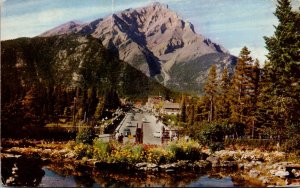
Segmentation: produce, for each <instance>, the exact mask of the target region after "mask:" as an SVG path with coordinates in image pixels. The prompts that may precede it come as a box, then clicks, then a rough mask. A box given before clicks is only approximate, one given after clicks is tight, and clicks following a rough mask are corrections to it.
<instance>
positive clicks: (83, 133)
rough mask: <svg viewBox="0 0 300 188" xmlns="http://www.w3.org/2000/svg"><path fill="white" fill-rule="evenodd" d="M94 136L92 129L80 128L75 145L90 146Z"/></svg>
mask: <svg viewBox="0 0 300 188" xmlns="http://www.w3.org/2000/svg"><path fill="white" fill-rule="evenodd" d="M95 136H96V135H95V131H94V128H93V127H87V128H82V129H81V130H79V132H78V133H77V135H76V143H83V144H92V143H93V140H94V138H95Z"/></svg>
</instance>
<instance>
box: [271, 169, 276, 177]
mask: <svg viewBox="0 0 300 188" xmlns="http://www.w3.org/2000/svg"><path fill="white" fill-rule="evenodd" d="M269 172H270V174H272V175H273V176H275V174H276V172H277V170H270V171H269Z"/></svg>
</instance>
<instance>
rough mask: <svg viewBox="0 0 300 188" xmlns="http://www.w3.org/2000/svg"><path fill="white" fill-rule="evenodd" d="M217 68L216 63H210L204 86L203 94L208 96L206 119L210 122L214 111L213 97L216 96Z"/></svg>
mask: <svg viewBox="0 0 300 188" xmlns="http://www.w3.org/2000/svg"><path fill="white" fill-rule="evenodd" d="M217 87H218V84H217V68H216V65H212V66H211V68H210V70H209V73H208V78H207V81H206V84H205V86H204V91H205V95H206V96H208V97H209V103H210V107H209V116H208V121H209V122H212V121H213V120H214V113H215V99H216V96H217Z"/></svg>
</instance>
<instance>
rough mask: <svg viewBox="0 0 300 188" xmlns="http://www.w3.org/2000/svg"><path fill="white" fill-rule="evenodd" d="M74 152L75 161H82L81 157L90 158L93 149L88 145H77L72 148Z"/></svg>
mask: <svg viewBox="0 0 300 188" xmlns="http://www.w3.org/2000/svg"><path fill="white" fill-rule="evenodd" d="M74 152H75V154H76V156H77V159H82V158H83V157H87V158H92V156H93V148H92V146H90V145H86V144H83V143H79V144H77V145H76V146H75V147H74Z"/></svg>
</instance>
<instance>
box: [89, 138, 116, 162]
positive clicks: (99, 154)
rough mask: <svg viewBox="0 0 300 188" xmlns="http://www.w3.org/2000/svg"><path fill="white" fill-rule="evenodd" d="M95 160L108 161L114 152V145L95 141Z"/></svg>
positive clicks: (98, 140)
mask: <svg viewBox="0 0 300 188" xmlns="http://www.w3.org/2000/svg"><path fill="white" fill-rule="evenodd" d="M93 148H94V154H93V156H94V158H95V159H98V160H101V161H104V160H105V159H107V158H108V157H109V155H110V153H111V151H112V145H111V144H110V143H106V142H103V141H102V140H100V139H95V140H94V145H93Z"/></svg>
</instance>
